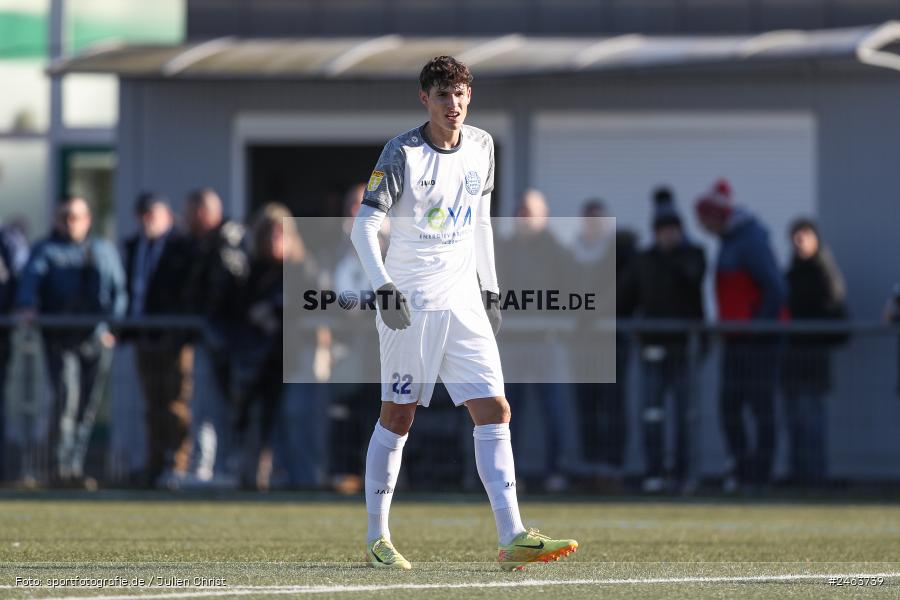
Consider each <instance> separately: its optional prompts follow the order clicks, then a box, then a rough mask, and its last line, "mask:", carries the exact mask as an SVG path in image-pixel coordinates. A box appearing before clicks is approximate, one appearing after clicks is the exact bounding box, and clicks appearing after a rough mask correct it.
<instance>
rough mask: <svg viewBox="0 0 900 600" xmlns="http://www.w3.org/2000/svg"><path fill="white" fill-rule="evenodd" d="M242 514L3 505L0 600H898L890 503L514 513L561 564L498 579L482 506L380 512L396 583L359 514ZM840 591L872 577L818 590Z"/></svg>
mask: <svg viewBox="0 0 900 600" xmlns="http://www.w3.org/2000/svg"><path fill="white" fill-rule="evenodd" d="M256 498H258V497H250V496H239V495H238V496H234V495H232V496H225V497H221V498H209V497H207V498H194V499H185V498H179V497H170V496H162V495H160V496H155V495H146V494H144V495H121V494H119V495H116V494H112V493H106V494H104V493H101V494H99V495H97V494H95V495H90V496H89V495H78V494H76V495H72V496H67V497H61V496H54V495H47V496H42V495H37V496H27V497H22V496H14V495H13V496H8V497H6V498H5V499H2V500H0V598H43V599H46V598H88V597H91V598H106V599H107V600H111V599H114V598H123V599H128V598H137V597H140V598H156V597H158V598H213V597H224V598H229V597H235V598H260V599H271V598H277V597H313V598H367V599H369V598H391V599H397V598H399V599H414V598H415V599H418V598H517V599H519V598H548V597H553V598H566V599H569V598H572V599H582V598H584V599H588V598H635V599H637V598H641V599H646V598H686V599H687V598H691V599H694V598H760V599H763V598H765V599H776V600H778V599H781V598H817V599H818V598H842V599H844V598H882V597H883V598H900V506H894V505H876V504H846V503H842V504H823V503H812V504H801V503H785V504H777V503H760V502H756V503H753V502H702V501H695V502H668V503H667V502H644V501H633V502H625V501H616V502H589V501H571V502H539V503H538V502H523V503H522V513H523V516H524V518H525V521H526V524H527V525H528V526H534V527H538V528H539V529H541V531H543V532H546V533H548V534H550V535H555V536H565V537H575V538H576V539H578V541H579V543H580V547H579V551H578V552H577V553H576V554H574V555H573V556H572V557H569V558H568V559H565V560H563V561H561V562H558V563H552V564H548V565H544V564H540V565H533V566H530V567H529V568H527V569H526V570H525V571H524V572H521V573H504V572H501V571H499V570H498V568H497V565H496V563H495V562H493V561H494V559H495V555H496V540H495V533H494V525H493V520H492V518H491V513H490V508H489V506H488V503H487V500H486V499H481V498H469V499H464V500H456V501H441V500H438V499H403V498H402V497H398V499H397V500H395V502H394V509H393V512H392V522H391V531H392V534H393V536H392V537H393V539H394V542H395V544H396V545H397V547H398V549H400V551H401V552H403V553H404V554H405V555H406V556H407V558H409V559H410V561H411V562H412V563H413V570H412V571H410V572H401V573H397V572H384V571H380V570H379V571H376V570H374V569H369V568H365V567H364V565H363V564H362V562H361V559H362V556H363V549H362V538H363V537H364V534H365V509H364V505H363V502H362V499H361V498H357V499H345V498H331V497H324V498H323V497H310V496H298V495H273V496H271V497H268V498H266V499H256ZM445 500H446V499H445ZM842 575H846V576H853V575H876V576H881V577H883V578H884V579H883V583H882V584H881V585H877V586H860V585H858V584H860V583H862V580H860V579H857V580H847V582H846V583H847V584H849V583H851V582H853V583H856V584H857V585H846V584H845V585H831V584H829V581H828V577H829V576H842ZM17 578H18V582H17ZM29 578H30V579H32V580H37V581H32V582H31V583H32V584H33V585H29V586H26V585H24V581H25V580H27V579H29ZM115 578H119V579H118V580H116V579H115ZM198 578H201V579H198ZM53 579H59V580H65V579H69V580H70V581H69V582H60V583H66V585H60V586H58V587H50V585H49V583H50V582H51V580H53ZM72 579H77V580H78V581H71V580H72ZM92 579H94V580H99V579H105V580H107V581H108V582H109V583H107V586H106V587H96V585H97V584H98V583H99V582H97V581H90V580H92ZM139 579H143V580H144V581H143V584H142V585H141V584H140V582H137V580H139ZM124 580H128V583H129V585H128V586H123V585H121V583H118V582H121V581H124ZM135 582H137V583H138V585H137V587H134V586H133V585H131V584H132V583H135ZM160 582H162V583H165V584H167V585H163V586H160V585H159V583H160ZM77 583H81V584H85V583H86V584H89V585H90V584H93V585H94V586H95V587H80V586H79V585H73V584H77ZM110 584H112V585H110Z"/></svg>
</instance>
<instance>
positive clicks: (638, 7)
mask: <svg viewBox="0 0 900 600" xmlns="http://www.w3.org/2000/svg"><path fill="white" fill-rule="evenodd" d="M187 6H188V37H189V38H191V39H197V38H201V39H202V38H209V37H218V36H222V35H236V36H246V37H265V36H311V35H362V36H369V35H380V34H387V33H400V34H408V35H425V34H434V35H438V34H450V35H479V34H502V33H508V32H520V33H529V34H537V35H541V34H546V35H553V34H565V35H587V34H617V33H630V32H642V33H656V34H664V33H707V34H708V33H724V32H728V33H746V32H753V31H768V30H771V29H822V28H828V27H848V26H855V25H867V24H871V23H878V22H883V21H886V20H889V19H896V18H900V2H898V1H897V0H460V1H457V2H448V1H446V0H188V5H187Z"/></svg>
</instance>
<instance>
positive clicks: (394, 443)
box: [366, 421, 409, 543]
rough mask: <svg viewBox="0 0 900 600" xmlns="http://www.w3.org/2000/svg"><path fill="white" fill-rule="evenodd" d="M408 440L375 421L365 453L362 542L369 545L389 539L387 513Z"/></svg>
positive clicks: (406, 436)
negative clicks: (364, 529)
mask: <svg viewBox="0 0 900 600" xmlns="http://www.w3.org/2000/svg"><path fill="white" fill-rule="evenodd" d="M408 437H409V434H407V435H397V434H396V433H393V432H392V431H388V430H387V429H385V428H384V427H382V426H381V421H379V422H378V423H376V424H375V431H373V432H372V439H371V440H369V451H368V452H367V453H366V512H367V513H368V514H369V527H368V533H367V534H366V540H367V541H368V542H370V543H371V542H373V541H374V540H376V539H378V538H379V537H381V536H384V537H386V538H387V539H391V532H390V530H389V529H388V513H390V510H391V498H393V497H394V486H395V485H397V476H398V475H399V474H400V461H401V460H402V458H403V445H404V444H405V443H406V438H408Z"/></svg>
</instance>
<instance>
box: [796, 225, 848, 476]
mask: <svg viewBox="0 0 900 600" xmlns="http://www.w3.org/2000/svg"><path fill="white" fill-rule="evenodd" d="M790 237H791V243H792V244H793V248H794V256H793V259H792V261H791V266H790V268H789V269H788V272H787V282H788V309H789V310H790V316H791V319H794V320H803V319H814V320H826V319H845V318H847V309H846V305H845V303H844V300H845V296H846V293H845V286H844V277H843V275H841V271H840V269H839V268H838V266H837V263H836V262H835V260H834V258H833V257H832V255H831V251H830V250H829V249H828V248H827V247H826V246H825V245H824V244H823V243H822V241H821V237H820V236H819V231H818V229H817V227H816V224H815V223H814V222H813V221H811V220H810V219H798V220H796V221H794V223H793V224H792V225H791V228H790ZM845 337H846V336H845V335H844V334H837V335H835V334H799V333H798V334H793V335H791V336H790V338H789V348H788V352H787V354H786V356H785V361H784V372H783V374H782V375H783V384H784V395H785V398H784V400H785V411H786V413H787V418H788V433H789V436H790V449H791V452H790V454H791V474H792V476H793V480H794V482H795V483H799V484H802V485H817V484H822V483H824V481H825V478H826V473H827V463H826V458H827V440H826V437H825V435H826V432H827V428H828V424H827V422H826V411H825V395H826V394H827V393H828V391H829V390H830V388H831V348H832V347H833V346H834V345H835V344H837V343H840V342H842V341H844V338H845Z"/></svg>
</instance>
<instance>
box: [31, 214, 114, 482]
mask: <svg viewBox="0 0 900 600" xmlns="http://www.w3.org/2000/svg"><path fill="white" fill-rule="evenodd" d="M90 229H91V212H90V209H89V208H88V204H87V202H85V200H84V199H83V198H79V197H77V196H70V197H66V198H63V199H62V201H61V202H60V204H59V207H58V209H57V214H56V228H55V230H54V231H53V232H52V233H51V234H50V235H49V236H48V237H47V238H46V239H44V240H41V241H40V242H38V243H37V244H36V245H35V247H34V249H33V251H32V254H31V257H30V258H29V259H28V263H27V265H26V266H25V270H24V271H23V273H22V278H21V281H20V284H19V287H18V290H17V293H16V308H17V310H18V311H19V314H20V316H21V317H22V318H23V320H24V321H25V322H26V323H30V322H32V321H34V319H35V318H36V317H37V316H38V314H41V315H91V316H97V317H99V318H101V319H102V318H103V317H109V316H116V317H120V316H123V315H124V314H125V309H126V305H127V301H128V299H127V295H126V291H125V273H124V272H123V270H122V263H121V261H120V259H119V255H118V253H117V252H116V249H115V247H114V246H113V245H112V244H110V243H109V242H107V241H106V240H102V239H98V238H95V237H93V236H90V235H89V232H90ZM43 338H44V348H45V351H46V355H47V371H48V375H49V377H50V381H51V384H52V385H53V407H52V414H51V421H50V422H51V427H50V447H51V448H52V449H53V451H54V452H55V458H56V461H55V469H54V471H55V472H54V476H55V477H56V478H57V479H58V481H59V482H60V483H63V484H78V485H82V484H85V485H89V484H90V481H89V480H86V479H85V478H84V458H85V455H86V453H87V448H88V443H89V441H90V437H91V432H92V430H93V425H94V418H95V416H96V414H97V410H98V408H99V406H100V403H101V401H102V399H103V393H104V388H105V385H106V380H107V376H108V374H109V368H110V362H111V360H112V348H113V346H114V345H115V341H116V338H115V336H114V335H113V334H112V333H111V332H110V330H109V326H108V325H107V323H105V322H102V321H101V322H100V323H98V324H97V325H96V326H95V327H94V328H80V327H78V328H76V327H69V328H48V329H45V330H44V332H43Z"/></svg>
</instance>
